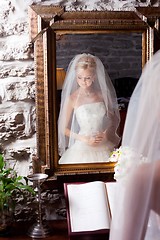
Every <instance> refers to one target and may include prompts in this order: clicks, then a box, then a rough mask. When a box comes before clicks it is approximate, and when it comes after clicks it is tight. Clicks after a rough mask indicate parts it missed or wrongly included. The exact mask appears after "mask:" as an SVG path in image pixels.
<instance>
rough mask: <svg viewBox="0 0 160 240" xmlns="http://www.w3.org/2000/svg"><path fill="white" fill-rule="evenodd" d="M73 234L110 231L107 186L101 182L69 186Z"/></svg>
mask: <svg viewBox="0 0 160 240" xmlns="http://www.w3.org/2000/svg"><path fill="white" fill-rule="evenodd" d="M68 198H69V212H70V220H71V230H72V232H79V231H92V230H100V229H109V227H110V215H109V214H110V213H109V208H108V202H107V197H106V188H105V184H104V183H103V182H100V181H95V182H89V183H84V184H69V185H68Z"/></svg>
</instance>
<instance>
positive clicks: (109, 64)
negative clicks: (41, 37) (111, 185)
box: [56, 32, 142, 164]
mask: <svg viewBox="0 0 160 240" xmlns="http://www.w3.org/2000/svg"><path fill="white" fill-rule="evenodd" d="M56 44H57V45H56V51H57V52H56V55H57V88H58V99H59V106H60V103H61V88H62V85H63V80H64V78H65V74H66V71H67V68H68V65H69V64H70V61H71V60H72V59H73V58H74V56H75V55H76V54H80V53H83V52H85V53H89V54H93V56H97V57H98V58H99V59H100V60H101V61H102V62H103V65H104V67H105V69H106V70H107V74H108V75H109V76H108V77H109V79H111V81H112V84H113V86H114V88H115V92H116V95H117V99H116V104H117V102H118V108H119V110H120V116H118V118H121V121H120V122H119V123H120V126H119V129H118V133H117V129H115V126H114V124H113V126H112V127H111V122H113V121H111V119H110V120H108V124H106V126H107V128H105V126H103V127H102V123H100V122H101V120H102V119H101V120H100V119H94V120H93V122H92V124H91V119H93V117H92V115H90V116H86V115H85V117H84V115H83V114H84V112H85V114H86V109H85V108H82V107H80V106H81V105H85V107H86V106H88V105H87V104H88V102H89V103H91V102H92V103H95V102H101V101H102V102H103V100H104V99H102V98H98V97H95V96H94V97H93V96H92V97H91V98H89V97H88V99H87V96H84V95H83V94H84V93H82V92H81V94H82V95H83V96H81V97H79V94H78V93H75V95H76V94H77V95H76V97H75V98H76V99H77V98H83V101H82V100H81V101H80V100H79V102H78V101H77V100H75V99H74V101H73V99H72V100H71V103H70V104H71V106H72V107H71V106H70V107H69V108H68V110H66V109H67V107H66V106H65V107H66V109H65V111H66V112H67V113H68V114H69V112H71V113H70V117H69V116H67V114H66V113H63V121H62V126H63V129H62V128H61V127H60V126H59V127H58V133H59V144H58V145H59V147H60V148H61V149H59V154H60V156H62V155H63V157H60V160H59V163H60V164H67V163H73V164H74V163H92V162H107V160H108V156H109V153H110V152H111V151H112V150H113V148H114V147H116V146H117V145H118V142H119V141H117V142H115V139H114V140H113V139H112V140H111V139H110V140H107V134H106V132H107V130H106V129H109V126H110V133H108V138H110V137H111V135H112V137H113V135H114V134H115V133H116V134H117V135H119V136H121V135H122V132H123V126H124V122H125V116H126V112H127V106H128V103H129V98H130V96H131V94H132V92H133V89H134V87H135V85H136V83H137V80H138V78H139V76H140V73H141V70H142V33H137V32H136V33H132V32H130V33H112V34H111V33H110V34H98V35H97V34H83V35H82V34H65V35H62V36H61V37H60V38H59V39H58V40H57V43H56ZM94 74H95V73H92V72H90V71H89V77H90V76H91V75H94ZM59 76H60V77H59ZM69 76H72V77H73V75H72V74H70V75H69ZM80 77H81V78H85V76H83V75H80ZM75 78H76V77H75ZM65 81H66V83H65V84H66V87H67V86H68V85H67V81H68V84H69V83H70V81H73V80H72V79H70V77H67V80H65ZM74 81H75V83H76V84H77V82H78V80H77V79H75V80H74ZM77 86H80V84H79V85H78V84H77ZM70 87H71V86H70ZM74 90H75V89H74ZM92 90H93V89H92ZM70 91H71V92H72V90H71V89H70ZM96 91H97V89H96ZM77 92H78V90H77ZM112 92H113V90H112ZM72 94H73V92H72ZM92 94H93V93H92ZM94 94H95V92H94ZM95 95H96V94H95ZM101 95H102V96H103V95H107V94H106V93H103V94H102V93H101ZM67 97H69V96H67ZM67 97H66V99H67ZM66 99H65V100H64V99H63V100H62V101H63V103H62V106H61V108H64V105H63V104H64V102H66ZM67 100H68V99H67ZM75 101H77V102H76V104H75ZM107 101H108V100H107ZM112 102H113V101H112ZM95 105H96V104H91V106H94V107H93V109H94V111H97V112H99V109H100V106H98V109H97V110H96V108H95ZM71 108H72V110H71ZM105 108H106V109H108V107H107V106H105ZM73 109H74V111H73ZM88 111H90V112H92V114H95V113H93V111H92V110H91V109H89V110H88ZM77 112H79V113H77ZM97 112H96V113H97ZM61 114H62V111H61V113H60V115H61ZM95 115H96V114H95ZM102 115H103V114H102ZM79 116H81V119H77V118H79ZM82 116H83V117H82ZM98 116H100V114H98ZM105 116H106V118H110V117H108V113H106V112H105ZM61 117H62V115H61ZM67 117H68V118H69V119H66V118H67ZM103 117H104V116H103ZM64 119H65V120H66V122H67V123H66V122H65V121H64ZM73 119H74V121H73V122H74V124H73V122H72V120H73ZM83 119H85V122H84V123H83V122H82V120H83ZM79 122H80V123H81V124H82V125H84V126H85V131H86V132H85V133H83V131H84V129H80V128H81V127H80V124H79ZM98 122H99V125H101V131H99V129H98ZM104 122H105V121H104ZM117 122H118V121H117ZM66 124H68V126H67V127H66ZM72 124H73V125H72ZM87 124H89V126H90V127H91V128H92V129H94V132H93V130H92V133H91V132H90V134H89V133H88V129H86V128H87ZM64 128H65V129H64ZM71 128H72V130H71ZM95 128H97V129H96V130H95ZM116 128H117V125H116ZM102 129H103V130H102ZM111 129H112V130H111ZM105 130H106V132H105ZM65 131H68V133H65ZM70 131H71V132H72V136H70ZM78 132H79V135H78V136H76V137H75V136H74V137H73V135H74V134H77V133H78ZM104 132H105V134H104ZM113 132H114V134H113ZM82 133H83V134H84V136H85V137H84V136H83V137H82ZM87 133H88V134H87ZM98 133H99V135H98ZM102 133H103V134H104V135H105V136H104V135H103V134H102ZM89 135H90V136H89ZM102 135H103V137H102ZM80 137H81V139H79V138H80ZM104 137H105V138H106V139H105V141H104V139H103V138H104ZM96 138H97V140H95V139H96ZM89 139H90V140H89ZM89 141H91V142H90V143H89ZM92 141H97V142H96V143H94V142H92ZM101 141H102V142H101ZM107 141H108V142H107ZM86 143H87V144H86ZM102 143H103V144H102ZM92 144H97V146H96V147H95V146H92ZM62 145H63V146H62ZM89 145H91V146H90V147H89ZM102 145H103V147H102ZM101 147H102V148H103V149H102V148H101ZM68 148H69V149H70V148H71V150H67V152H66V149H68ZM75 148H78V151H79V152H78V154H77V151H75ZM85 148H90V151H88V149H86V151H88V153H89V152H92V153H93V152H95V149H96V148H97V149H99V150H100V152H101V153H103V154H104V155H103V154H102V155H103V156H102V155H101V157H98V155H97V152H96V153H95V156H96V157H94V156H92V154H90V155H86V156H85V157H84V155H85V151H82V150H84V149H85ZM64 152H65V155H64ZM81 152H83V157H82V155H81ZM77 156H79V158H78V157H77ZM67 159H68V160H67ZM82 159H83V162H82Z"/></svg>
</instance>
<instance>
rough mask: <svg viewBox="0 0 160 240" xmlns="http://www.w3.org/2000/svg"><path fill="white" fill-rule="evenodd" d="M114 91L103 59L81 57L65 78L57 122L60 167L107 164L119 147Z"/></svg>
mask: <svg viewBox="0 0 160 240" xmlns="http://www.w3.org/2000/svg"><path fill="white" fill-rule="evenodd" d="M118 125H119V110H118V104H117V98H116V93H115V89H114V87H113V85H112V82H111V80H110V77H109V75H108V74H107V72H106V70H105V68H104V65H103V63H102V62H101V60H100V59H99V58H98V57H96V56H94V55H91V54H86V53H83V54H78V55H76V56H75V57H74V58H73V59H72V60H71V62H70V64H69V67H68V70H67V74H66V77H65V81H64V85H63V90H62V97H61V108H60V113H59V120H58V147H59V154H60V156H61V158H60V160H59V163H60V164H68V163H70V164H76V163H78V164H80V163H96V162H108V158H109V156H110V153H111V151H113V149H114V148H115V147H117V146H118V144H119V141H120V137H119V136H118V134H117V129H118Z"/></svg>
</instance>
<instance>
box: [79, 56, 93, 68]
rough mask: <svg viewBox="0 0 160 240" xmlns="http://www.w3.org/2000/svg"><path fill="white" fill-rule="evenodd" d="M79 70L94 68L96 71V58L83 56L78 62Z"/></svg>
mask: <svg viewBox="0 0 160 240" xmlns="http://www.w3.org/2000/svg"><path fill="white" fill-rule="evenodd" d="M78 68H83V69H87V68H93V69H94V70H95V69H96V62H95V60H94V58H93V57H91V56H83V57H81V58H80V59H79V60H78V62H77V64H76V70H77V69H78Z"/></svg>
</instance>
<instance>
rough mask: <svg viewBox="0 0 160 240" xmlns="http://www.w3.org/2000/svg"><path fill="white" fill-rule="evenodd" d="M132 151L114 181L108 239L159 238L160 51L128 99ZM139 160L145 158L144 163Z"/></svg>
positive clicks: (126, 140) (125, 141)
mask: <svg viewBox="0 0 160 240" xmlns="http://www.w3.org/2000/svg"><path fill="white" fill-rule="evenodd" d="M126 146H127V147H129V148H130V149H132V150H134V152H135V155H133V156H136V157H133V158H132V161H130V160H131V157H130V155H128V159H127V160H126V161H128V162H126V164H125V165H124V167H123V169H121V171H123V170H124V168H125V167H126V166H127V165H128V163H130V171H128V172H127V173H126V175H125V176H124V177H122V178H121V180H119V181H118V182H117V192H116V196H115V199H117V201H116V212H115V214H114V216H113V218H112V224H111V229H110V238H109V239H110V240H117V239H118V240H144V239H145V240H158V239H160V50H159V51H158V52H157V53H155V54H154V55H153V56H152V58H151V60H150V61H148V62H147V64H146V66H145V67H144V69H143V72H142V75H141V77H140V79H139V82H138V84H137V86H136V88H135V90H134V92H133V95H132V97H131V99H130V103H129V108H128V112H127V118H126V123H125V127H124V133H123V137H122V149H123V147H126ZM141 159H145V161H144V162H142V161H141Z"/></svg>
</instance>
